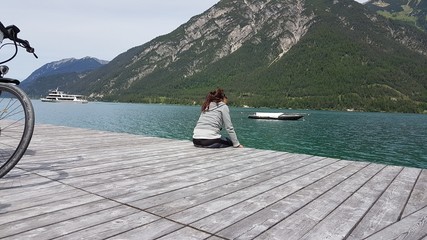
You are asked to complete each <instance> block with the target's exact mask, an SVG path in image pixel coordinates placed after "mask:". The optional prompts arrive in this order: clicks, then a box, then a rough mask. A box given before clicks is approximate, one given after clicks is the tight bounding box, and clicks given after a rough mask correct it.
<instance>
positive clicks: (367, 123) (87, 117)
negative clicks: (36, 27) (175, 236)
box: [33, 100, 427, 168]
mask: <svg viewBox="0 0 427 240" xmlns="http://www.w3.org/2000/svg"><path fill="white" fill-rule="evenodd" d="M33 104H34V108H35V111H36V122H37V123H49V124H55V125H62V126H71V127H81V128H91V129H99V130H106V131H114V132H126V133H132V134H141V135H148V136H157V137H164V138H175V139H187V140H190V139H191V135H192V131H193V128H194V126H195V123H196V121H197V119H198V117H199V114H200V107H199V106H176V105H154V104H153V105H151V104H126V103H94V102H91V103H89V104H71V103H42V102H40V101H37V100H35V101H33ZM255 111H269V112H273V111H274V112H281V110H276V109H274V110H273V109H251V108H231V117H232V121H233V124H234V127H235V129H236V131H237V134H238V137H239V140H240V142H241V143H242V144H243V145H245V146H246V147H252V148H259V149H272V150H280V151H286V152H293V153H305V154H311V155H317V156H326V157H334V158H341V159H348V160H361V161H370V162H378V163H386V164H394V165H404V166H413V167H421V168H427V144H425V139H427V115H421V114H396V113H358V112H331V111H295V110H285V111H286V112H293V113H296V112H298V113H304V114H305V117H304V120H298V121H277V120H260V119H249V118H248V115H250V114H252V113H253V112H255Z"/></svg>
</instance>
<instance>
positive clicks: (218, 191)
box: [147, 158, 320, 216]
mask: <svg viewBox="0 0 427 240" xmlns="http://www.w3.org/2000/svg"><path fill="white" fill-rule="evenodd" d="M319 160H320V159H319V158H307V159H305V161H300V162H298V163H295V164H292V165H285V166H283V167H281V168H276V169H275V170H272V171H269V172H267V173H265V174H254V175H251V176H248V177H247V178H243V179H241V180H237V181H233V182H232V183H230V184H225V185H221V186H218V187H216V188H213V189H208V190H205V191H201V192H199V193H197V194H194V195H190V196H187V197H184V198H180V199H177V200H174V201H169V202H167V203H165V204H161V205H158V206H155V207H153V208H149V209H147V211H150V212H152V213H155V214H159V215H162V216H167V215H170V214H173V213H177V212H179V211H182V210H185V209H188V208H191V207H192V206H196V205H199V204H202V203H205V202H209V201H210V200H213V199H217V198H220V197H222V196H225V195H228V194H230V193H233V192H235V191H244V190H245V189H247V188H248V187H251V186H254V185H256V184H259V183H261V182H265V181H272V180H271V179H274V178H276V177H279V176H281V175H282V174H284V173H287V172H290V171H292V170H293V169H297V168H299V167H304V166H307V165H310V164H311V163H314V162H317V161H319Z"/></svg>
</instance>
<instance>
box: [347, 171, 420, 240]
mask: <svg viewBox="0 0 427 240" xmlns="http://www.w3.org/2000/svg"><path fill="white" fill-rule="evenodd" d="M420 171H421V170H420V169H415V168H405V169H403V170H402V172H401V173H400V174H399V175H398V176H397V177H396V179H395V180H394V181H393V183H392V184H390V186H389V187H388V188H387V190H386V191H385V192H384V193H383V194H382V196H381V197H380V198H379V199H378V201H377V202H376V203H375V205H374V206H373V207H372V208H371V209H370V210H369V212H368V213H367V214H366V215H365V217H364V218H363V220H362V221H361V222H360V223H359V224H358V225H357V227H356V228H355V229H354V231H352V233H351V234H350V236H349V237H348V238H347V239H349V240H357V239H363V238H365V237H367V236H369V235H371V234H373V233H375V232H377V231H378V230H381V229H383V228H384V227H386V226H388V225H390V224H392V223H394V222H397V221H398V220H399V219H400V214H401V212H402V210H403V208H404V206H405V204H406V201H407V199H408V198H409V195H410V193H411V190H412V187H413V186H414V182H415V181H416V179H417V177H418V175H419V173H420Z"/></svg>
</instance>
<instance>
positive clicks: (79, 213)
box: [0, 125, 427, 240]
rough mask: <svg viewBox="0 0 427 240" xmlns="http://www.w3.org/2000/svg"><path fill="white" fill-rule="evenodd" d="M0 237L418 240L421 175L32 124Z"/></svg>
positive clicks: (0, 205)
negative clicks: (32, 134) (31, 136)
mask: <svg viewBox="0 0 427 240" xmlns="http://www.w3.org/2000/svg"><path fill="white" fill-rule="evenodd" d="M0 239H14V240H16V239H25V240H26V239H37V240H42V239H91V240H93V239H162V240H164V239H173V240H176V239H184V240H187V239H209V240H218V239H280V240H290V239H310V240H312V239H322V240H323V239H352V240H353V239H370V240H378V239H387V240H389V239H410V240H420V239H427V170H426V169H416V168H407V167H399V166H386V165H380V164H374V163H367V162H357V161H347V160H339V159H332V158H325V157H317V156H310V155H303V154H291V153H286V152H278V151H266V150H257V149H251V148H244V149H233V148H228V149H201V148H195V147H193V145H192V143H191V142H190V141H179V140H171V139H162V138H154V137H147V136H138V135H131V134H123V133H112V132H103V131H96V130H88V129H80V128H69V127H59V126H51V125H37V126H36V129H35V133H34V137H33V140H32V142H31V145H30V147H29V149H28V151H27V153H26V155H25V156H24V158H23V159H22V160H21V162H20V163H19V164H18V165H17V167H16V168H15V169H13V170H12V171H11V172H10V173H9V174H8V175H6V177H5V178H3V179H0Z"/></svg>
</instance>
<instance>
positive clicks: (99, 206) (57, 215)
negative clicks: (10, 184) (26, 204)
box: [0, 200, 120, 239]
mask: <svg viewBox="0 0 427 240" xmlns="http://www.w3.org/2000/svg"><path fill="white" fill-rule="evenodd" d="M118 205H120V204H119V203H117V202H113V201H109V200H100V201H95V202H91V203H87V204H83V205H78V206H75V207H70V208H65V209H62V210H58V211H54V212H47V213H43V214H40V215H36V216H33V217H29V218H23V219H20V220H16V221H13V219H10V221H9V222H7V223H5V224H3V225H0V229H1V231H0V238H3V237H13V236H15V235H17V234H19V233H23V232H27V231H30V230H33V229H37V228H42V227H45V226H49V225H52V224H55V223H58V222H63V221H66V220H69V219H73V218H76V217H80V216H85V215H87V214H91V213H95V212H99V211H101V210H106V209H110V208H112V207H116V206H118ZM18 236H19V235H18ZM15 237H16V236H15ZM16 238H17V239H19V238H20V237H16Z"/></svg>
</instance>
